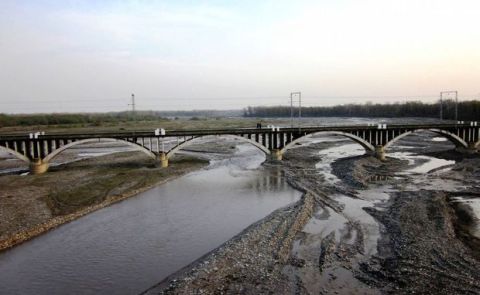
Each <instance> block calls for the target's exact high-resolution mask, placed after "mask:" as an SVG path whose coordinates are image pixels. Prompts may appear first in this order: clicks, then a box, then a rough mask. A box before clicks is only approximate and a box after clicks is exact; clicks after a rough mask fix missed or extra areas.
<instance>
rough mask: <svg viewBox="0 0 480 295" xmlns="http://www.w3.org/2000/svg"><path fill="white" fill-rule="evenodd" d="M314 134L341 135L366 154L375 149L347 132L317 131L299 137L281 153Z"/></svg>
mask: <svg viewBox="0 0 480 295" xmlns="http://www.w3.org/2000/svg"><path fill="white" fill-rule="evenodd" d="M316 134H326V135H341V136H344V137H347V138H349V139H351V140H353V141H354V142H356V143H358V144H360V145H361V146H362V147H363V148H364V149H365V151H367V153H368V152H375V147H374V146H373V145H372V144H370V143H369V142H368V141H366V140H364V139H363V138H361V137H358V136H356V135H353V134H351V133H348V132H343V131H319V132H313V133H309V134H307V135H304V136H302V137H299V138H297V139H295V140H293V141H292V142H290V143H289V144H287V145H286V146H284V147H283V148H282V150H281V152H282V153H285V152H286V151H287V150H289V149H291V148H292V147H294V146H295V145H296V144H297V143H298V142H299V141H301V140H304V139H306V138H309V137H312V136H313V135H316Z"/></svg>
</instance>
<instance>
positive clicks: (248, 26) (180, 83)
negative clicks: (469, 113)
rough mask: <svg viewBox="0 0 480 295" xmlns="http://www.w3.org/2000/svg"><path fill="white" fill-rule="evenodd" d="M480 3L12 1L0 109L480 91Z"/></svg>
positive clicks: (2, 45) (5, 24)
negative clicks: (298, 94)
mask: <svg viewBox="0 0 480 295" xmlns="http://www.w3.org/2000/svg"><path fill="white" fill-rule="evenodd" d="M479 16H480V1H478V0H456V1H453V0H448V1H447V0H432V1H426V0H402V1H398V0H394V1H393V0H363V1H358V0H338V1H326V0H317V1H308V0H298V1H287V0H270V1H262V0H257V1H251V0H244V1H187V0H179V1H153V0H148V1H147V0H145V1H114V0H107V1H80V0H77V1H69V0H65V1H45V0H35V1H34V0H32V1H22V0H15V1H10V0H0V93H1V94H0V113H32V112H103V111H123V110H127V109H129V108H130V106H129V105H128V104H129V103H130V98H131V94H132V93H134V94H135V98H136V107H137V109H143V110H190V109H239V108H244V107H246V106H248V105H287V104H289V103H290V102H289V97H290V93H291V92H292V91H301V93H302V104H303V105H306V106H308V105H310V106H321V105H333V104H343V103H365V102H367V101H370V102H397V101H407V100H422V101H425V102H433V101H435V100H437V99H438V97H439V93H440V91H445V90H457V91H458V92H459V96H460V98H461V99H472V98H475V99H480V17H479Z"/></svg>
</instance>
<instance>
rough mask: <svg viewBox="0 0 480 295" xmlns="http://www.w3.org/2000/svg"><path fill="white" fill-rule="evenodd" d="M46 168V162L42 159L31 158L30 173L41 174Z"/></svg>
mask: <svg viewBox="0 0 480 295" xmlns="http://www.w3.org/2000/svg"><path fill="white" fill-rule="evenodd" d="M47 170H48V162H46V161H43V160H42V159H33V160H32V161H31V162H30V173H31V174H34V175H36V174H43V173H45V172H47Z"/></svg>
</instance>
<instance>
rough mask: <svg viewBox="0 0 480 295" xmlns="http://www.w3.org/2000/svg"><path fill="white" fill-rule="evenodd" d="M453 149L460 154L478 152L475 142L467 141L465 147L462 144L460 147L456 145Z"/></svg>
mask: <svg viewBox="0 0 480 295" xmlns="http://www.w3.org/2000/svg"><path fill="white" fill-rule="evenodd" d="M455 150H456V151H457V152H460V153H462V154H475V153H478V146H477V145H476V143H475V142H469V143H468V147H467V148H465V147H463V146H462V147H457V148H456V149H455Z"/></svg>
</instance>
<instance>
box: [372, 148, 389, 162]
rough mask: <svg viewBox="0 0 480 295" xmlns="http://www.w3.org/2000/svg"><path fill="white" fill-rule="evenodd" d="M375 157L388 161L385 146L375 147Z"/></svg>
mask: <svg viewBox="0 0 480 295" xmlns="http://www.w3.org/2000/svg"><path fill="white" fill-rule="evenodd" d="M375 157H376V158H377V159H379V160H380V161H385V160H386V153H385V147H384V146H383V145H377V146H375Z"/></svg>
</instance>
